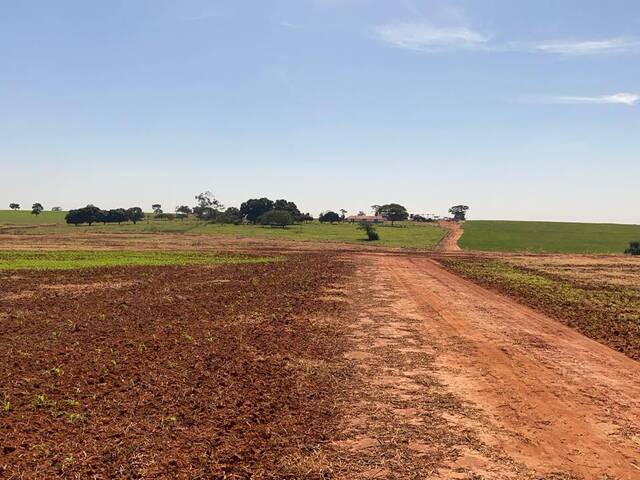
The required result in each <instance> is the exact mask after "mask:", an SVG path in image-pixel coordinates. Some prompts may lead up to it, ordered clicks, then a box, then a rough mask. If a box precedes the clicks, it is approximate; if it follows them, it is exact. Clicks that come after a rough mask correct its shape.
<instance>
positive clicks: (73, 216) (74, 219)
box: [64, 209, 85, 227]
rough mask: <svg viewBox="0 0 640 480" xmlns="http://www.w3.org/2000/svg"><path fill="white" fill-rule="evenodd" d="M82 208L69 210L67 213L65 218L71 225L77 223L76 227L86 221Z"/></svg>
mask: <svg viewBox="0 0 640 480" xmlns="http://www.w3.org/2000/svg"><path fill="white" fill-rule="evenodd" d="M80 210H81V209H75V210H73V209H72V210H69V211H68V212H67V214H66V215H65V217H64V219H65V220H66V222H67V223H68V224H70V225H75V226H76V227H77V226H78V225H80V224H81V223H85V220H84V216H83V214H82V212H81V211H80Z"/></svg>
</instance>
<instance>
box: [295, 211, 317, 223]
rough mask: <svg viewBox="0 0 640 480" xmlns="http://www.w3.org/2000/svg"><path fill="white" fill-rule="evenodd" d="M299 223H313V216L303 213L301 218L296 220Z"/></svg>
mask: <svg viewBox="0 0 640 480" xmlns="http://www.w3.org/2000/svg"><path fill="white" fill-rule="evenodd" d="M296 220H297V221H298V222H303V223H304V222H313V216H312V215H311V214H310V213H309V212H307V213H301V214H300V216H299V217H298V218H297V219H296Z"/></svg>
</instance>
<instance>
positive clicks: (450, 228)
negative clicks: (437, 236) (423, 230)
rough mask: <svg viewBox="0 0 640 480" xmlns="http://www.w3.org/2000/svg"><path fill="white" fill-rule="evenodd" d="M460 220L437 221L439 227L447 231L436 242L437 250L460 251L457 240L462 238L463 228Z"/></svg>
mask: <svg viewBox="0 0 640 480" xmlns="http://www.w3.org/2000/svg"><path fill="white" fill-rule="evenodd" d="M462 225H463V224H462V222H444V221H443V222H438V226H439V227H440V228H444V229H445V230H446V231H447V233H446V234H445V236H444V237H442V240H440V242H438V245H437V246H436V250H437V251H439V252H460V251H462V248H460V246H459V245H458V240H460V239H461V238H462V235H463V234H464V230H463V229H462Z"/></svg>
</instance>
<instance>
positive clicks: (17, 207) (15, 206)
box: [9, 203, 20, 210]
mask: <svg viewBox="0 0 640 480" xmlns="http://www.w3.org/2000/svg"><path fill="white" fill-rule="evenodd" d="M9 208H10V209H11V210H20V204H19V203H10V204H9Z"/></svg>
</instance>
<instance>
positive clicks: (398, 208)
mask: <svg viewBox="0 0 640 480" xmlns="http://www.w3.org/2000/svg"><path fill="white" fill-rule="evenodd" d="M376 215H382V216H383V217H384V218H385V219H387V220H391V226H393V222H401V221H403V220H406V219H407V218H409V213H408V212H407V209H406V208H404V207H403V206H402V205H399V204H397V203H388V204H386V205H381V206H380V207H378V211H377V213H376Z"/></svg>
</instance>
